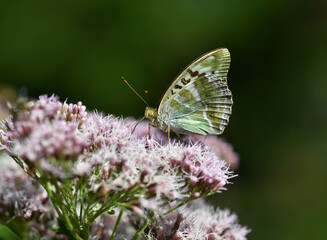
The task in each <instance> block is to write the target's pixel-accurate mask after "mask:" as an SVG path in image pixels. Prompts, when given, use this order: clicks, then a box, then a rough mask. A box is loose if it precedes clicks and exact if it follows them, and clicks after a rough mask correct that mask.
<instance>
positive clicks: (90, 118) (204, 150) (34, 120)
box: [0, 96, 247, 240]
mask: <svg viewBox="0 0 327 240" xmlns="http://www.w3.org/2000/svg"><path fill="white" fill-rule="evenodd" d="M134 124H135V123H134V122H131V121H130V120H123V119H120V118H116V117H114V116H111V115H109V116H105V117H104V116H102V115H101V114H97V113H91V114H87V112H86V108H85V106H83V105H82V103H81V102H79V103H77V104H67V103H66V102H64V103H62V102H60V101H59V100H58V98H57V97H55V96H51V97H47V96H41V97H40V99H39V100H37V101H35V102H30V103H28V105H27V106H26V107H25V108H23V109H21V110H18V111H16V112H15V113H14V114H13V116H11V117H10V118H8V119H7V120H6V121H3V122H2V124H1V126H0V149H1V150H4V151H6V152H7V153H9V154H10V155H11V156H13V157H14V158H15V159H16V161H22V164H24V167H25V169H27V170H28V171H29V172H31V173H32V174H34V175H35V176H38V177H39V178H42V177H44V176H45V177H44V178H43V179H46V180H47V179H51V182H52V183H53V182H56V181H61V180H62V179H65V181H66V180H67V179H68V180H67V181H71V182H70V184H71V186H74V188H75V189H77V184H79V183H81V182H83V181H84V183H85V186H87V190H83V191H81V192H80V194H87V196H81V199H84V197H87V198H92V199H96V200H97V201H98V204H94V206H97V207H99V209H100V207H101V205H102V204H106V201H109V202H110V201H111V200H110V198H111V197H112V196H119V195H120V196H121V198H120V201H123V202H124V204H125V207H126V209H128V210H130V211H131V212H132V213H134V220H135V216H138V217H139V218H143V219H144V218H146V216H147V213H149V211H150V212H152V213H153V214H152V217H158V216H160V215H161V214H162V213H164V212H165V211H167V209H166V208H165V207H162V206H167V205H168V204H169V206H171V207H174V206H177V204H179V203H181V202H183V201H185V200H188V201H190V200H193V199H195V198H199V197H203V196H207V195H210V194H213V193H216V192H218V191H219V190H221V189H224V186H225V185H226V184H227V183H229V181H228V179H229V178H230V177H232V172H231V171H230V170H229V167H228V163H226V161H224V160H223V159H222V158H221V156H220V155H219V154H217V152H214V151H212V149H211V148H209V147H206V146H205V145H204V144H201V143H194V142H196V141H192V143H187V142H185V141H184V142H177V141H172V143H171V144H162V143H167V141H166V135H165V134H162V133H159V132H158V130H153V131H152V133H154V132H155V133H157V134H156V135H155V138H151V135H150V136H147V137H144V136H142V135H144V134H145V135H146V133H147V129H148V128H147V127H148V125H147V124H143V123H141V125H140V128H139V129H136V132H135V133H136V134H133V133H132V129H133V127H134ZM163 138H165V139H163ZM214 142H215V141H214ZM218 145H219V146H223V145H224V143H219V144H218ZM226 146H227V145H226ZM220 149H227V150H226V151H225V152H227V153H228V152H229V153H230V152H233V151H232V149H228V147H223V148H220ZM220 152H224V151H222V150H221V151H220ZM227 155H228V154H225V155H224V156H227ZM230 156H231V155H230ZM227 158H230V157H227ZM47 173H49V175H46V174H47ZM42 174H44V175H43V176H42ZM65 181H62V182H61V183H60V184H57V185H56V187H57V186H62V187H63V188H64V182H65ZM67 181H66V182H67ZM74 184H76V186H75V185H74ZM79 186H80V185H79ZM58 190H59V188H58ZM69 191H71V190H70V189H69ZM3 192H4V191H3V190H2V191H0V194H1V193H3ZM26 196H29V195H26ZM124 196H127V197H126V198H124ZM6 199H8V198H6ZM22 199H24V198H23V197H22ZM117 199H119V198H117ZM8 201H9V202H12V201H11V200H8ZM15 201H16V200H15ZM40 201H42V200H40ZM66 204H69V202H66ZM113 205H115V204H114V203H113ZM40 206H42V204H40ZM115 206H120V205H119V204H118V203H117V204H116V205H115ZM25 210H26V211H25V212H24V213H22V214H23V215H24V214H25V215H24V216H25V217H26V216H28V215H29V214H30V212H31V211H32V212H33V208H32V210H31V208H27V209H25ZM29 210H31V211H29ZM94 211H97V208H96V207H95V208H94ZM183 211H184V212H179V213H178V215H171V214H169V215H167V216H166V217H167V221H168V220H169V221H170V223H171V222H175V223H176V224H177V225H178V226H177V225H176V226H175V228H176V227H178V228H176V229H178V233H179V234H180V236H181V237H182V238H183V239H208V240H211V239H228V237H227V238H226V237H225V238H219V237H218V236H227V235H226V234H227V232H228V233H231V234H232V233H233V234H234V233H235V232H236V233H235V234H234V235H233V236H237V234H238V233H240V232H242V231H243V230H242V229H243V228H240V229H241V230H239V231H238V230H235V229H237V227H236V226H238V225H235V224H234V223H235V222H236V219H234V218H232V217H230V216H234V215H230V214H229V213H228V214H226V216H227V217H225V218H224V220H223V221H222V223H219V224H218V222H219V219H220V217H221V216H222V211H221V210H219V211H218V212H219V214H218V215H219V216H218V215H217V214H216V213H214V212H213V211H212V210H210V211H207V212H206V213H207V214H209V213H208V212H210V214H211V215H212V218H211V220H210V221H211V223H209V222H208V223H207V225H202V228H201V229H205V231H204V232H205V235H203V236H209V237H207V238H202V237H200V238H198V237H195V235H194V234H198V236H202V235H201V234H204V232H203V231H202V230H201V231H200V230H199V231H198V232H196V231H193V230H192V229H189V226H191V227H192V228H194V226H195V225H196V224H193V223H187V221H186V222H185V221H184V220H186V219H192V218H193V217H194V216H193V215H192V214H191V213H186V211H187V210H183ZM26 214H27V215H26ZM210 214H209V215H210ZM0 215H1V213H0ZM191 215H192V216H191ZM198 215H199V216H201V212H199V213H198ZM209 215H208V216H204V217H203V219H202V220H200V221H202V222H204V220H205V218H207V219H209V218H210V217H209ZM180 216H181V217H180ZM190 216H191V217H190ZM224 216H225V215H224ZM169 218H170V219H169ZM174 218H175V219H174ZM108 219H109V220H110V217H109V218H106V221H109V220H108ZM227 219H229V220H230V223H228V226H227V225H226V226H227V227H223V223H226V222H228V221H227ZM182 220H183V221H182ZM163 221H165V218H164V219H163ZM139 222H142V220H141V221H139ZM182 222H183V224H184V225H182ZM161 224H164V225H165V226H170V225H169V224H168V223H167V222H165V223H164V222H162V223H161ZM167 224H168V225H167ZM185 224H186V225H185ZM192 224H193V225H192ZM210 224H211V225H210ZM233 224H234V225H235V227H231V226H234V225H233ZM214 226H218V228H216V227H214ZM93 227H94V229H98V228H99V227H100V228H101V226H100V225H94V226H93ZM102 227H103V230H105V229H106V227H105V226H102ZM152 227H153V229H156V226H155V225H153V226H152ZM180 227H182V228H180ZM176 229H175V230H176ZM188 229H189V230H188ZM210 229H211V230H210ZM231 229H232V230H231ZM107 230H108V229H107ZM184 230H185V231H184ZM234 230H235V231H234ZM108 231H109V230H108ZM210 231H211V232H210ZM150 233H151V234H150ZM152 233H154V232H153V231H152V232H151V231H150V232H149V235H148V237H149V238H145V239H154V238H151V237H152V236H153V235H152ZM176 233H177V232H176ZM191 233H192V234H193V235H192V234H191ZM246 233H247V231H245V230H244V231H243V232H242V233H240V236H245V235H246ZM107 234H109V233H107ZM214 234H216V235H214ZM156 236H157V238H156V239H165V238H159V236H160V234H159V233H158V232H156ZM162 236H164V235H162ZM212 236H214V237H212ZM228 236H229V235H228ZM230 236H232V235H230ZM172 239H173V238H172ZM231 239H233V238H231ZM234 239H237V240H243V239H245V238H242V237H238V238H237V237H235V238H234Z"/></svg>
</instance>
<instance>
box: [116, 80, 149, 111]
mask: <svg viewBox="0 0 327 240" xmlns="http://www.w3.org/2000/svg"><path fill="white" fill-rule="evenodd" d="M122 79H123V81H124V82H125V83H126V84H127V85H128V86H129V87H130V89H132V90H133V92H135V93H136V95H137V96H139V98H141V99H142V101H143V102H144V103H145V104H146V105H147V106H148V107H150V106H149V104H148V103H147V102H146V101H145V100H144V99H143V98H142V97H141V95H140V94H138V93H137V92H136V91H135V90H134V88H132V86H131V85H129V83H128V82H127V81H126V79H125V78H124V77H122Z"/></svg>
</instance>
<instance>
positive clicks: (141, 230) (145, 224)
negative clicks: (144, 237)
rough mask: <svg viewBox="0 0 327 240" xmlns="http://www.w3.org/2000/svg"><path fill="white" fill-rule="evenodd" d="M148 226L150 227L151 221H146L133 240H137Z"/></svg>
mask: <svg viewBox="0 0 327 240" xmlns="http://www.w3.org/2000/svg"><path fill="white" fill-rule="evenodd" d="M148 225H149V221H147V220H145V221H144V223H143V225H142V226H141V227H140V228H139V229H138V230H137V232H136V233H135V234H134V236H133V238H132V239H131V240H137V239H138V238H139V236H140V235H141V234H142V232H143V231H144V229H145V228H146V227H147V226H148Z"/></svg>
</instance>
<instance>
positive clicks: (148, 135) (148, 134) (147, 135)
mask: <svg viewBox="0 0 327 240" xmlns="http://www.w3.org/2000/svg"><path fill="white" fill-rule="evenodd" d="M151 126H152V124H151V123H149V128H148V133H147V134H146V135H145V137H146V138H147V137H149V138H150V130H151Z"/></svg>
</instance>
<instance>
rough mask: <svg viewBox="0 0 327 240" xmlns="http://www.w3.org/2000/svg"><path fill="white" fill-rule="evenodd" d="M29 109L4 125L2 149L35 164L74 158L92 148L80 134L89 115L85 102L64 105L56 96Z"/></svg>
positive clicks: (45, 98) (43, 100) (47, 98)
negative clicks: (47, 160) (43, 161)
mask: <svg viewBox="0 0 327 240" xmlns="http://www.w3.org/2000/svg"><path fill="white" fill-rule="evenodd" d="M27 106H28V107H27V108H24V110H21V112H18V113H15V115H14V116H13V117H11V118H9V119H7V121H5V122H3V124H2V128H3V129H4V130H1V131H0V137H1V141H0V147H1V150H5V151H7V152H11V153H12V154H14V155H17V156H19V157H20V158H22V159H24V160H26V161H30V162H34V161H35V160H38V159H42V158H48V157H50V156H52V157H58V158H74V157H77V156H79V155H80V154H81V153H82V152H83V150H84V149H85V148H86V147H88V141H87V139H86V138H85V137H84V136H83V134H82V132H81V131H79V127H80V126H81V125H82V124H83V123H84V121H85V120H86V116H87V113H86V111H85V109H86V108H85V106H83V105H82V103H78V104H75V105H73V104H67V103H61V102H60V101H59V100H58V98H57V97H55V96H51V97H47V96H41V97H40V99H39V100H38V101H35V102H29V103H27ZM16 111H20V110H19V109H18V110H16ZM1 142H2V144H1Z"/></svg>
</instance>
